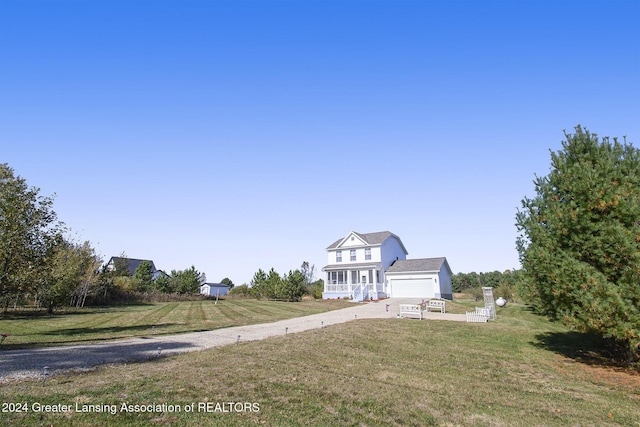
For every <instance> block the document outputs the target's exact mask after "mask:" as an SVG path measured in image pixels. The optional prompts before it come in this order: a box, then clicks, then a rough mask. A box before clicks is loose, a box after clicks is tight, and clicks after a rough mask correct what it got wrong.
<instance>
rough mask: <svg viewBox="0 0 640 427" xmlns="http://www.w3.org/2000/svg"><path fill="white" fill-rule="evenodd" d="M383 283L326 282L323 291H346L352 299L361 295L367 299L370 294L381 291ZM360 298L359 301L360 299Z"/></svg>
mask: <svg viewBox="0 0 640 427" xmlns="http://www.w3.org/2000/svg"><path fill="white" fill-rule="evenodd" d="M382 288H383V285H382V283H375V284H374V283H350V284H346V283H344V284H335V283H333V284H327V285H325V287H324V291H325V292H344V293H348V294H349V296H351V297H352V298H353V299H354V300H356V299H357V298H360V296H361V295H362V298H363V299H362V300H364V299H368V298H369V295H372V294H374V293H376V292H378V293H380V292H382ZM362 300H360V301H362Z"/></svg>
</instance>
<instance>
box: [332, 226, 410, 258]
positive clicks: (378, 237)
mask: <svg viewBox="0 0 640 427" xmlns="http://www.w3.org/2000/svg"><path fill="white" fill-rule="evenodd" d="M351 233H353V234H355V235H356V236H358V237H360V238H361V239H362V240H364V241H365V242H366V243H367V244H368V245H380V244H382V242H384V241H385V240H387V239H388V238H389V237H395V238H396V239H398V242H399V243H400V246H401V247H402V249H403V250H404V251H405V253H407V249H406V248H405V247H404V245H403V244H402V240H400V238H399V237H398V236H396V235H395V234H393V233H392V232H390V231H378V232H375V233H357V232H355V231H352V232H349V234H351ZM349 234H347V236H348V235H349ZM344 239H345V238H344V237H341V238H340V239H338V240H336V241H335V242H333V243H332V244H331V245H329V247H328V248H327V249H335V248H337V247H338V245H339V244H340V242H342V241H343V240H344Z"/></svg>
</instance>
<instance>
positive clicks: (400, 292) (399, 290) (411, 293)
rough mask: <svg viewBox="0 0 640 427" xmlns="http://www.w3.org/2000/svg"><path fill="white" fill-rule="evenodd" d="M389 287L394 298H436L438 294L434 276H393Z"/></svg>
mask: <svg viewBox="0 0 640 427" xmlns="http://www.w3.org/2000/svg"><path fill="white" fill-rule="evenodd" d="M389 287H390V290H391V295H392V296H393V297H394V298H435V294H436V289H435V283H434V279H433V278H422V279H405V278H401V277H399V278H395V279H393V278H392V279H389Z"/></svg>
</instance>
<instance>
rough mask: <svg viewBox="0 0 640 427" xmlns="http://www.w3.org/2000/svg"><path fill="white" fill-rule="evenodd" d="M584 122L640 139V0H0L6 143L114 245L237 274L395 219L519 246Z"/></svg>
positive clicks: (84, 228)
mask: <svg viewBox="0 0 640 427" xmlns="http://www.w3.org/2000/svg"><path fill="white" fill-rule="evenodd" d="M577 124H582V125H584V126H586V127H587V128H588V129H590V130H591V131H593V132H596V133H598V134H600V135H603V136H604V135H610V136H622V135H627V138H628V140H629V141H631V142H634V143H635V145H637V144H638V143H639V141H640V2H638V1H626V2H623V1H517V2H516V1H483V2H471V1H468V2H467V1H366V0H361V1H297V2H296V1H266V0H265V1H259V2H251V1H196V0H186V1H178V0H175V1H142V0H138V1H113V0H110V1H91V2H86V1H55V0H47V1H44V0H43V1H32V0H0V162H7V163H9V165H10V166H11V167H13V168H14V169H15V172H16V173H17V174H19V175H20V176H22V177H24V178H26V179H27V181H28V182H29V184H31V185H34V186H37V187H40V189H41V193H42V194H43V195H51V194H53V193H55V194H56V201H55V205H54V208H55V210H56V212H57V213H58V216H59V218H60V219H61V220H63V221H64V222H65V223H66V224H67V225H68V226H69V227H71V229H72V230H73V233H74V236H75V238H76V239H78V240H90V241H91V242H92V243H93V245H94V246H95V247H96V249H97V251H98V252H99V253H100V254H101V255H102V256H103V257H104V259H105V261H107V260H108V259H109V257H111V256H114V255H118V254H120V253H121V252H125V253H126V254H127V255H128V256H130V257H133V258H147V259H153V260H154V261H155V263H156V266H157V267H158V268H161V269H164V270H167V271H168V270H171V269H184V268H188V267H189V266H191V265H195V266H196V268H197V269H199V270H200V271H203V272H205V273H206V274H207V278H208V279H209V281H219V280H221V279H222V278H223V277H229V278H231V280H233V281H234V283H237V284H241V283H243V282H248V281H249V280H250V279H251V277H252V275H253V273H254V272H255V271H256V270H257V269H258V268H263V269H269V268H271V267H274V268H275V269H276V270H278V271H279V272H286V271H288V270H290V269H295V268H298V267H299V266H300V264H301V263H302V262H303V261H305V260H306V261H309V262H311V263H312V264H315V266H316V269H317V271H318V273H319V270H320V268H321V267H322V266H324V265H325V264H326V261H327V260H326V253H325V248H326V247H327V246H328V245H329V244H331V243H332V242H333V241H335V240H336V239H338V238H340V237H342V236H344V235H346V234H347V233H348V232H349V231H351V230H355V231H358V232H362V233H366V232H374V231H383V230H389V231H392V232H393V233H395V234H397V235H398V236H400V237H401V239H402V241H403V242H404V244H405V246H406V247H407V249H408V251H409V257H412V258H422V257H434V256H446V257H447V258H448V260H449V264H450V265H451V267H452V269H453V270H454V272H455V273H457V272H469V271H492V270H501V271H502V270H506V269H511V268H518V267H519V263H518V256H517V252H516V250H515V239H516V229H515V226H514V222H515V218H514V217H515V214H516V211H517V208H518V207H519V206H520V201H521V200H522V198H523V197H524V196H527V195H529V196H531V195H533V183H532V181H533V179H534V174H538V175H545V174H546V173H548V171H549V160H550V158H549V150H550V149H552V150H557V149H559V148H560V146H561V141H562V139H563V133H562V132H563V130H564V129H566V130H571V129H572V128H573V126H575V125H577Z"/></svg>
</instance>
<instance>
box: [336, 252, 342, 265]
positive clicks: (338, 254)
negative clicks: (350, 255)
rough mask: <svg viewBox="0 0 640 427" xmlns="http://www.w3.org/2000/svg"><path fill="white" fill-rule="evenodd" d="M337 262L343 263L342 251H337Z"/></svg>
mask: <svg viewBox="0 0 640 427" xmlns="http://www.w3.org/2000/svg"><path fill="white" fill-rule="evenodd" d="M336 262H342V251H336Z"/></svg>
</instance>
